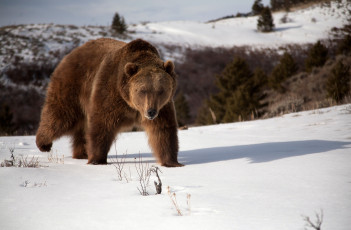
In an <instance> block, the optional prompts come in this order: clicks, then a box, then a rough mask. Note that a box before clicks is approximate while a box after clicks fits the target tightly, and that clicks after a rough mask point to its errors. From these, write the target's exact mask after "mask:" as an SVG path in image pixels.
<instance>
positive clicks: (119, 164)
mask: <svg viewBox="0 0 351 230" xmlns="http://www.w3.org/2000/svg"><path fill="white" fill-rule="evenodd" d="M115 152H116V161H112V163H113V166H114V167H115V168H116V171H117V179H118V180H119V181H122V180H123V177H124V178H125V179H126V181H127V182H128V181H129V179H128V177H127V174H126V173H125V172H124V171H123V169H124V165H125V162H126V156H127V152H126V153H124V154H123V155H122V156H121V158H120V160H119V159H118V154H117V148H116V143H115ZM129 172H130V170H129ZM129 178H130V177H129Z"/></svg>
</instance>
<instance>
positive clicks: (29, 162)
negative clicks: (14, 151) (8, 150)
mask: <svg viewBox="0 0 351 230" xmlns="http://www.w3.org/2000/svg"><path fill="white" fill-rule="evenodd" d="M38 159H39V157H35V156H33V157H32V158H29V159H28V156H26V157H24V156H21V159H20V160H19V161H18V166H17V167H22V168H39V166H40V165H39V160H38Z"/></svg>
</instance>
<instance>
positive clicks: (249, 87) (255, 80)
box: [202, 58, 265, 123]
mask: <svg viewBox="0 0 351 230" xmlns="http://www.w3.org/2000/svg"><path fill="white" fill-rule="evenodd" d="M255 73H256V72H255ZM257 73H259V74H258V75H257V76H256V75H255V74H253V73H252V72H251V70H250V68H249V66H248V64H247V63H246V61H245V60H244V59H242V58H235V59H234V61H233V62H231V63H229V64H228V65H227V66H226V67H225V69H224V70H223V72H222V73H221V74H220V75H218V76H217V81H216V85H217V87H218V89H219V92H218V93H217V94H215V95H212V96H211V97H210V99H209V101H207V109H208V111H206V109H203V111H204V112H206V113H207V117H205V118H204V117H202V120H203V121H209V120H212V121H213V120H215V122H217V123H221V122H233V121H238V120H241V119H247V118H248V117H249V116H250V115H251V113H252V112H253V111H256V110H257V109H258V108H259V107H260V102H259V101H260V99H262V95H261V92H260V87H261V86H262V84H263V82H264V81H265V79H264V78H265V77H264V74H262V72H260V71H257ZM211 118H212V119H211ZM213 118H215V119H213Z"/></svg>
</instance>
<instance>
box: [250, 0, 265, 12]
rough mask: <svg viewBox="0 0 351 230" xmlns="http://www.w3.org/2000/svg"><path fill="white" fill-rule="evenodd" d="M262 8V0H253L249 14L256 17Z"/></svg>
mask: <svg viewBox="0 0 351 230" xmlns="http://www.w3.org/2000/svg"><path fill="white" fill-rule="evenodd" d="M263 8H264V6H263V4H262V0H255V2H254V4H253V5H252V7H251V12H252V14H253V15H258V14H260V13H261V11H262V10H263Z"/></svg>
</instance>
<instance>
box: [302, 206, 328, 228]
mask: <svg viewBox="0 0 351 230" xmlns="http://www.w3.org/2000/svg"><path fill="white" fill-rule="evenodd" d="M302 217H303V220H304V221H305V222H306V227H310V228H313V229H315V230H321V226H322V223H323V210H322V209H321V213H320V214H319V213H317V212H316V221H315V223H313V222H312V221H311V219H310V217H308V216H302Z"/></svg>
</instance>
